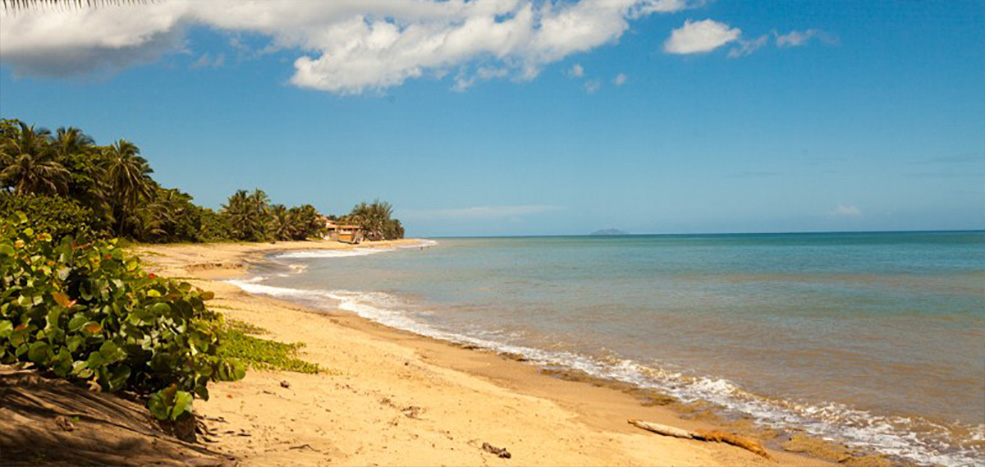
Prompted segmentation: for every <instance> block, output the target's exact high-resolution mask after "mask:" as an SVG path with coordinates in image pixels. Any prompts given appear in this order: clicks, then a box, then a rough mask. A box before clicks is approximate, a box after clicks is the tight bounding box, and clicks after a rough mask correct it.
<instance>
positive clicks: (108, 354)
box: [99, 341, 126, 364]
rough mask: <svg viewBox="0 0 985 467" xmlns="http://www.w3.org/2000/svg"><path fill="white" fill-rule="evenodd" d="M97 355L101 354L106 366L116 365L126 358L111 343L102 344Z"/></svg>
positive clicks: (114, 344)
mask: <svg viewBox="0 0 985 467" xmlns="http://www.w3.org/2000/svg"><path fill="white" fill-rule="evenodd" d="M99 353H100V354H102V356H103V359H105V360H106V362H107V364H109V363H116V362H118V361H120V360H122V359H123V358H125V357H126V354H124V353H123V351H122V350H120V348H119V347H117V345H116V343H114V342H113V341H106V342H103V345H101V346H100V347H99Z"/></svg>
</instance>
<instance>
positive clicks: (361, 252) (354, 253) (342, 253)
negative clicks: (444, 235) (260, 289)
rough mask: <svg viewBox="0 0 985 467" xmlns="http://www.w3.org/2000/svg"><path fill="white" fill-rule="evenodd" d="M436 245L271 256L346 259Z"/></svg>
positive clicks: (423, 243) (421, 242) (432, 242)
mask: <svg viewBox="0 0 985 467" xmlns="http://www.w3.org/2000/svg"><path fill="white" fill-rule="evenodd" d="M437 244H438V242H437V241H435V240H428V239H421V240H419V241H418V242H417V243H414V244H412V245H399V246H396V247H392V248H383V247H380V248H352V249H346V250H302V251H290V252H286V253H278V254H275V255H273V256H272V257H273V258H274V259H313V258H348V257H353V256H367V255H375V254H377V253H385V252H388V251H396V250H398V249H408V248H430V247H433V246H436V245H437Z"/></svg>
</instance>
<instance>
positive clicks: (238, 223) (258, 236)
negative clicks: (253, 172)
mask: <svg viewBox="0 0 985 467" xmlns="http://www.w3.org/2000/svg"><path fill="white" fill-rule="evenodd" d="M222 214H223V216H225V217H226V218H227V219H228V221H229V226H230V230H231V234H232V237H233V239H235V240H243V241H248V242H262V241H265V240H267V238H268V236H269V233H268V227H269V224H270V199H269V198H268V197H267V194H266V193H264V192H263V191H262V190H254V191H253V193H248V192H247V191H246V190H238V191H236V193H233V195H232V196H230V197H229V200H228V201H227V202H226V205H225V206H223V207H222Z"/></svg>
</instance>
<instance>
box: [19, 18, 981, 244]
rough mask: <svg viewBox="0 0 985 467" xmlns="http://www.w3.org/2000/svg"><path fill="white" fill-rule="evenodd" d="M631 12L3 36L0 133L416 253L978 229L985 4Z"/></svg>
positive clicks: (82, 26) (205, 196) (156, 22)
mask: <svg viewBox="0 0 985 467" xmlns="http://www.w3.org/2000/svg"><path fill="white" fill-rule="evenodd" d="M607 2H608V3H607ZM618 2H621V3H619V5H620V6H618V7H616V6H615V5H616V4H617V3H618ZM633 2H634V0H601V1H596V2H591V1H589V0H582V3H585V5H582V6H586V5H590V4H592V3H594V4H595V7H596V8H601V10H597V11H593V12H591V16H592V17H593V18H597V19H599V20H598V21H589V22H584V23H579V27H576V28H569V29H568V30H557V29H551V27H550V26H549V25H548V20H547V18H549V17H552V16H551V15H556V16H558V17H561V16H562V15H563V14H572V15H573V14H575V13H577V12H576V11H574V10H572V11H567V10H566V8H573V7H576V6H578V5H579V3H578V2H560V3H558V4H557V5H554V6H553V10H552V11H551V12H547V11H546V10H538V9H539V8H542V7H543V4H542V3H541V2H539V1H535V2H533V4H532V8H533V9H534V10H533V11H538V12H539V13H536V14H535V16H536V15H540V16H539V17H538V18H539V19H538V20H536V21H534V25H533V26H531V27H530V29H529V30H527V29H522V31H525V32H524V34H527V33H529V35H526V36H523V39H519V40H516V39H502V40H501V41H500V40H499V39H496V38H499V37H502V36H499V35H496V34H498V33H497V32H496V31H495V30H494V28H495V26H496V24H498V22H502V23H504V24H505V23H507V22H509V21H510V20H512V19H515V18H520V17H521V15H522V14H523V13H522V8H523V7H524V6H525V5H526V4H527V3H529V2H527V1H525V0H519V1H518V2H506V1H501V2H495V1H494V2H489V1H486V2H478V3H477V6H482V5H483V4H492V5H493V7H494V8H501V9H504V10H507V11H505V12H504V11H497V12H495V13H494V15H493V16H491V17H493V18H495V19H494V20H493V21H492V23H476V24H485V25H486V27H487V28H488V29H487V30H485V32H484V30H482V29H481V28H479V29H478V30H477V29H476V28H462V27H461V25H462V23H463V22H464V21H465V20H467V19H469V18H474V17H475V18H478V17H480V16H481V14H482V13H481V12H478V13H477V12H474V11H469V12H461V11H459V10H462V11H464V10H463V9H465V8H467V7H469V6H470V5H469V4H459V3H456V2H450V3H448V4H445V3H436V4H432V3H431V2H411V3H408V4H407V8H408V9H407V10H406V11H405V10H400V11H386V12H381V11H379V10H385V9H386V8H391V9H392V8H394V7H392V4H387V5H386V8H383V7H380V5H381V4H370V6H369V7H361V6H359V5H358V4H355V5H356V6H351V8H349V9H345V8H341V7H338V5H330V4H328V2H322V3H321V4H319V3H318V2H307V7H308V8H318V7H319V5H324V8H325V9H328V10H332V9H333V8H334V9H340V8H341V11H332V12H328V13H324V14H322V12H316V13H318V14H313V13H312V12H310V11H308V12H303V14H299V15H295V16H291V17H290V18H288V19H286V20H284V21H282V22H280V23H277V22H276V21H274V22H273V23H260V22H258V21H257V20H256V18H257V17H259V16H260V15H255V14H253V12H252V10H249V8H250V4H242V5H246V6H243V7H242V11H245V12H248V13H249V14H244V15H242V16H244V18H245V19H240V18H235V15H232V14H229V13H215V12H208V11H204V12H203V11H190V10H188V9H187V8H186V9H181V8H179V7H173V6H171V5H164V6H161V5H151V6H145V7H140V6H138V7H123V8H121V10H123V11H122V12H116V11H112V10H113V9H111V8H103V9H100V11H99V12H96V13H92V12H71V11H70V12H64V11H59V12H55V13H50V14H48V17H47V18H43V16H44V15H38V14H36V13H30V14H29V13H10V12H5V13H3V14H2V15H0V25H2V26H3V27H2V31H0V115H2V116H3V117H5V118H19V119H22V120H24V121H27V122H29V123H35V124H38V125H42V126H49V127H57V126H61V125H74V126H79V127H81V128H83V129H85V130H86V131H88V132H89V133H91V134H92V135H93V136H94V137H95V138H96V139H97V141H98V142H100V143H109V142H111V141H112V140H114V139H116V138H120V137H123V138H126V139H129V140H132V141H134V142H135V143H137V144H138V146H140V147H141V149H142V151H143V154H144V156H145V157H147V158H148V159H149V160H150V162H151V164H152V166H153V167H154V169H155V178H157V179H158V180H159V181H161V182H162V183H163V184H165V185H168V186H174V187H179V188H181V189H183V190H184V191H187V192H188V193H190V194H192V195H193V196H194V197H195V199H196V200H197V201H198V202H199V203H201V204H203V205H205V206H209V207H214V208H218V207H219V206H220V205H221V204H222V202H223V201H224V200H225V198H226V197H228V196H229V194H231V193H232V192H233V191H234V190H236V189H238V188H247V189H252V188H254V187H259V188H262V189H264V190H265V191H267V193H268V194H270V196H271V197H272V198H273V199H274V201H276V202H279V203H283V204H288V205H292V204H300V203H311V204H314V205H315V206H316V207H318V208H319V209H320V210H322V211H324V212H330V213H341V212H345V211H348V210H349V209H350V208H351V206H352V205H353V204H355V203H356V202H358V201H361V200H372V199H374V198H381V199H385V200H389V201H391V202H392V203H393V204H394V205H395V206H396V208H397V212H398V214H399V217H400V218H401V219H402V220H403V221H404V222H405V224H406V225H407V226H408V234H410V235H416V236H437V235H520V234H535V235H543V234H581V233H588V232H591V231H593V230H596V229H601V228H608V227H615V228H620V229H623V230H627V231H630V232H633V233H686V232H763V231H818V230H910V229H981V228H985V183H983V182H985V3H982V2H979V1H970V2H962V1H948V2H944V1H940V2H933V1H928V2H910V1H895V2H894V1H879V2H872V1H858V2H850V1H842V2H835V3H830V2H806V1H797V2H790V1H787V2H770V1H756V2H752V1H742V2H739V1H734V2H733V1H724V0H719V1H711V2H700V3H695V2H683V0H641V1H640V2H637V3H633ZM164 3H166V4H173V3H177V2H164ZM205 3H212V2H205ZM215 3H218V2H215ZM301 3H304V2H301ZM473 3H475V2H473ZM213 4H214V3H213ZM178 5H179V6H180V5H182V4H181V3H178ZM185 5H186V6H187V4H185ZM238 5H240V4H239V3H236V2H231V3H229V4H226V5H224V6H225V7H227V8H229V9H228V10H225V11H226V12H228V11H234V12H235V11H237V10H236V8H237V7H238ZM363 5H366V4H363ZM463 5H464V6H463ZM599 5H601V6H599ZM253 6H254V7H255V5H253ZM453 6H454V7H455V8H458V10H456V11H455V12H454V13H453V14H452V13H448V10H449V9H451V8H452V7H453ZM647 7H650V9H651V10H653V11H646V10H644V9H645V8H647ZM155 8H157V9H155ZM168 8H171V9H168ZM189 8H190V7H189ZM360 8H364V9H365V10H367V11H361V10H360ZM510 8H512V10H511V9H510ZM148 10H150V11H148ZM398 10H399V9H398ZM610 10H612V11H610ZM176 11H177V13H176ZM329 13H330V14H329ZM607 13H611V14H612V16H605V14H607ZM459 14H460V15H461V16H458V17H456V18H457V19H452V20H445V19H441V20H435V19H434V18H445V17H446V16H455V15H459ZM28 15H35V16H38V17H36V18H35V17H28ZM73 15H75V16H73ZM126 15H140V18H144V19H143V21H146V22H147V23H146V24H145V23H141V22H139V21H121V18H123V19H126V18H128V17H127V16H126ZM231 16H232V18H230V17H231ZM300 17H303V18H304V20H303V21H306V22H304V24H303V25H302V26H303V27H302V26H298V25H297V24H296V23H292V21H294V22H297V21H302V20H301V19H298V18H300ZM354 17H355V18H357V21H356V22H352V18H354ZM162 18H163V19H162ZM463 18H464V19H463ZM575 19H578V18H575ZM237 21H239V22H237ZM374 21H377V22H374ZM443 21H447V22H443ZM537 21H539V23H538V22H537ZM100 22H104V23H100ZM123 23H126V24H129V26H127V27H128V28H138V30H136V31H135V30H132V29H121V30H115V29H113V28H124V26H120V25H121V24H123ZM275 23H276V24H275ZM571 23H572V22H571V21H568V22H567V23H564V24H571ZM51 24H61V25H63V26H62V29H60V31H61V32H60V33H59V34H54V35H55V36H58V37H55V38H52V36H53V35H52V34H51V33H45V34H36V33H37V31H46V30H47V29H45V28H43V27H41V26H50V25H51ZM66 24H67V25H68V26H64V25H66ZM94 24H96V25H98V24H109V25H111V26H107V27H94V26H93V25H94ZM73 25H77V26H78V27H76V28H74V29H73ZM352 25H355V26H366V25H372V26H373V28H374V31H375V32H376V33H377V34H378V35H374V36H367V37H368V39H366V41H364V42H365V43H368V44H370V45H372V44H374V42H373V41H374V40H377V39H379V37H381V36H380V34H382V37H383V38H384V39H387V38H388V37H389V39H387V40H392V39H396V40H395V41H391V42H387V44H389V45H385V46H381V47H377V48H375V49H371V50H370V52H363V51H362V49H359V48H358V47H356V48H355V49H351V50H349V51H348V52H344V51H343V49H344V47H346V46H347V44H349V45H350V46H351V43H350V42H351V39H352V38H353V37H357V36H358V34H359V31H356V30H347V29H345V28H346V27H350V26H352ZM421 25H423V26H426V27H423V28H421V29H415V28H417V27H418V26H421ZM390 26H392V29H393V30H392V31H389V30H386V29H387V27H390ZM139 28H143V29H142V30H141V29H139ZM155 28H156V29H155ZM147 30H152V31H153V32H154V34H146V33H147ZM422 30H423V31H425V33H419V31H422ZM520 30H521V28H519V27H518V28H517V29H516V31H520ZM298 31H301V32H298ZM381 31H382V32H381ZM449 31H452V32H453V33H454V34H458V36H455V37H459V38H461V37H464V38H465V39H463V40H462V41H461V42H460V43H461V44H464V45H460V46H456V48H454V49H451V48H448V47H445V48H440V49H437V50H430V49H424V52H422V51H421V50H422V49H420V47H422V46H421V45H420V44H422V43H427V41H424V40H422V41H421V42H418V43H414V42H410V40H411V39H414V38H415V37H417V36H415V34H424V35H426V34H431V35H432V36H426V38H429V39H430V38H433V37H442V38H445V39H446V40H449V41H450V39H447V38H448V37H451V36H449V35H448V33H449ZM383 32H386V33H387V34H389V36H387V35H386V34H383ZM791 33H794V34H791ZM32 34H34V35H32ZM121 37H122V38H123V39H120V38H121ZM511 37H513V36H511ZM374 38H375V39H374ZM510 40H512V41H513V42H511V43H510V44H506V42H508V41H510ZM114 41H116V42H114ZM347 41H350V42H347ZM407 43H410V45H407V46H404V45H406V44H407ZM340 47H342V48H340ZM415 47H417V48H415ZM367 50H369V49H367ZM346 53H349V54H350V55H348V56H347V55H345V54H346ZM373 54H375V55H373ZM220 57H221V58H220ZM367 57H368V58H367ZM299 58H300V59H301V60H299ZM309 65H310V66H309ZM620 76H621V77H620ZM617 77H619V78H617Z"/></svg>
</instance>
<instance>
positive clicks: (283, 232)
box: [268, 204, 294, 240]
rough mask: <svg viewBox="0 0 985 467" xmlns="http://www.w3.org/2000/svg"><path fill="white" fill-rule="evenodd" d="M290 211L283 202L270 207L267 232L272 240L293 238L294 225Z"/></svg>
mask: <svg viewBox="0 0 985 467" xmlns="http://www.w3.org/2000/svg"><path fill="white" fill-rule="evenodd" d="M292 223H293V219H292V216H291V212H290V211H288V209H287V208H286V207H285V206H284V205H283V204H275V205H273V206H271V207H270V222H269V224H268V225H269V232H270V235H271V236H273V237H274V240H290V239H292V238H294V226H293V225H292Z"/></svg>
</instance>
